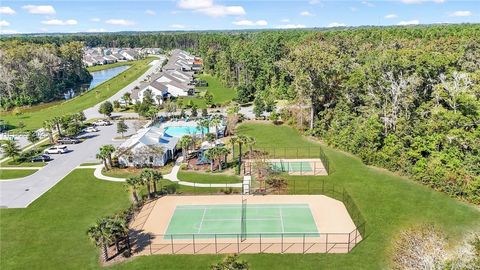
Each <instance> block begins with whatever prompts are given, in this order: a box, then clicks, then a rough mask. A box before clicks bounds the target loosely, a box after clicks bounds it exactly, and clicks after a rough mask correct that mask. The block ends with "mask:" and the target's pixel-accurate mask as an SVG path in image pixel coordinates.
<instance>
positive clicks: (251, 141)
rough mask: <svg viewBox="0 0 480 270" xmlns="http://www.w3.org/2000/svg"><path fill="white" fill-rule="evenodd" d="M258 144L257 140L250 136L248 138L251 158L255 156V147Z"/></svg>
mask: <svg viewBox="0 0 480 270" xmlns="http://www.w3.org/2000/svg"><path fill="white" fill-rule="evenodd" d="M256 142H257V141H256V140H255V138H253V137H250V136H248V137H247V144H248V148H249V150H250V156H251V155H252V154H253V146H254V145H255V143H256Z"/></svg>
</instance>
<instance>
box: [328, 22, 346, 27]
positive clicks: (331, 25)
mask: <svg viewBox="0 0 480 270" xmlns="http://www.w3.org/2000/svg"><path fill="white" fill-rule="evenodd" d="M327 26H328V27H343V26H347V25H346V24H344V23H338V22H332V23H329V24H328V25H327Z"/></svg>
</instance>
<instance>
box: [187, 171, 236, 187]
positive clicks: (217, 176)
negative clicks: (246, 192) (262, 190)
mask: <svg viewBox="0 0 480 270" xmlns="http://www.w3.org/2000/svg"><path fill="white" fill-rule="evenodd" d="M178 179H180V180H182V181H187V182H192V183H202V184H204V183H207V184H230V183H240V182H242V180H241V179H240V177H238V176H235V175H226V174H221V173H200V172H191V171H179V172H178Z"/></svg>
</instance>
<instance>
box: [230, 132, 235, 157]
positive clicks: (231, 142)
mask: <svg viewBox="0 0 480 270" xmlns="http://www.w3.org/2000/svg"><path fill="white" fill-rule="evenodd" d="M229 144H230V145H231V146H232V159H233V158H235V144H237V137H236V136H232V137H230V140H229Z"/></svg>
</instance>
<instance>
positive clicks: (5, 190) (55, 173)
mask: <svg viewBox="0 0 480 270" xmlns="http://www.w3.org/2000/svg"><path fill="white" fill-rule="evenodd" d="M127 124H128V125H129V126H130V127H131V128H130V129H129V133H134V129H133V127H132V122H131V121H127ZM99 129H100V132H97V133H90V134H85V135H82V136H87V137H88V136H93V137H91V138H87V139H86V140H85V141H84V142H82V143H79V144H76V145H71V146H70V145H69V146H68V148H69V149H71V150H73V151H72V152H70V153H67V154H63V155H51V156H52V157H53V158H54V160H52V161H50V162H49V164H48V165H46V166H45V167H43V168H42V169H40V170H38V172H36V173H34V174H32V175H30V176H27V177H24V178H22V179H19V180H12V181H8V180H1V181H0V207H8V208H23V207H27V206H28V205H29V204H30V203H32V202H33V201H34V200H36V199H37V198H38V197H40V196H41V195H42V194H43V193H45V192H46V191H48V190H49V189H50V188H52V187H53V186H54V185H56V184H57V183H58V182H59V181H60V180H62V179H63V178H64V177H65V176H66V175H67V174H69V173H70V172H71V171H72V170H74V169H75V167H77V166H78V165H80V164H82V163H85V162H94V161H97V160H96V158H95V155H96V154H97V152H98V149H99V148H100V146H102V145H105V144H113V145H118V144H120V143H121V141H113V140H112V138H113V137H116V136H119V135H118V134H117V133H116V126H115V125H111V126H107V127H99Z"/></svg>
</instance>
